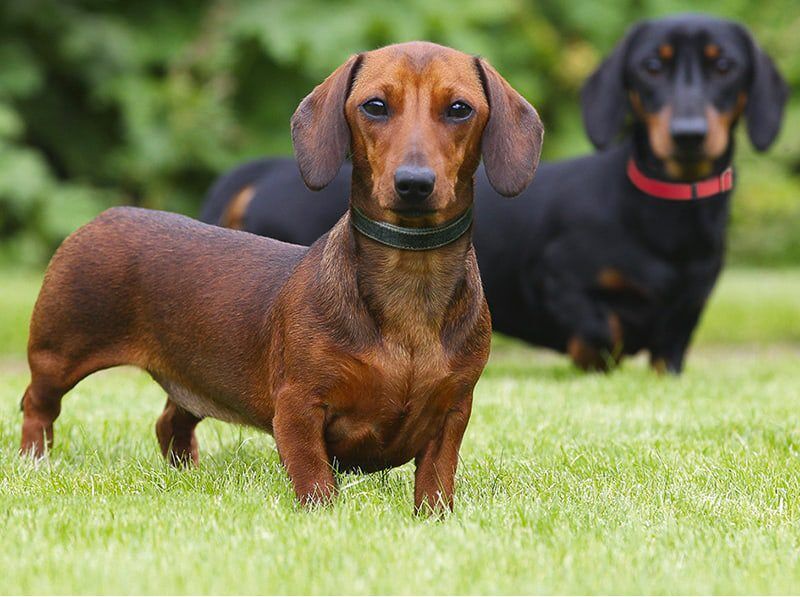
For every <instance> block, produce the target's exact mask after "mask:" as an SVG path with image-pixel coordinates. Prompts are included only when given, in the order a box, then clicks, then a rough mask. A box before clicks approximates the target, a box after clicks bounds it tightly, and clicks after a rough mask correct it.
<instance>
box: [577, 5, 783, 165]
mask: <svg viewBox="0 0 800 597" xmlns="http://www.w3.org/2000/svg"><path fill="white" fill-rule="evenodd" d="M788 93H789V92H788V87H787V85H786V83H785V82H784V80H783V79H782V77H781V76H780V74H779V73H778V71H777V70H776V68H775V65H774V64H773V62H772V60H771V59H770V58H769V56H767V55H766V54H765V53H764V52H763V51H762V50H761V49H760V48H759V47H758V46H757V45H756V43H755V42H754V41H753V38H752V37H751V35H750V34H749V32H748V31H747V30H746V29H745V28H744V27H743V26H742V25H739V24H738V23H734V22H730V21H724V20H721V19H716V18H712V17H707V16H703V15H679V16H674V17H669V18H666V19H660V20H654V21H645V22H642V23H639V24H637V25H635V26H634V27H633V28H632V29H631V30H630V31H629V32H628V33H627V35H626V36H625V38H624V39H623V40H622V41H621V42H620V43H619V44H618V45H617V47H616V48H615V49H614V51H613V52H612V54H611V56H610V57H609V58H608V59H606V60H605V62H603V64H602V65H601V66H600V67H599V68H598V69H597V71H596V72H595V73H594V74H593V75H592V76H591V77H590V78H589V80H588V81H587V82H586V84H585V85H584V88H583V91H582V94H581V101H582V105H583V117H584V122H585V125H586V129H587V131H588V134H589V138H590V139H591V140H592V142H593V143H594V145H595V146H597V147H598V148H603V147H605V146H607V145H608V144H609V143H611V141H612V140H613V139H614V137H615V136H616V135H617V133H618V132H619V131H620V130H621V129H622V127H623V125H624V123H625V118H626V116H627V115H628V114H629V113H631V114H632V115H633V118H634V121H635V122H636V127H637V128H638V129H639V130H640V131H641V132H642V136H643V138H645V139H646V140H647V143H648V145H649V150H650V151H651V153H652V154H653V156H655V157H656V158H657V159H658V160H661V162H662V163H663V164H664V170H665V172H666V173H667V174H668V175H669V176H672V177H673V178H676V179H685V180H692V179H696V178H700V177H703V176H707V175H708V173H709V172H710V171H711V169H712V168H713V165H714V162H715V161H716V160H719V159H720V158H724V157H727V155H728V152H729V150H730V147H731V131H732V129H733V127H734V125H735V124H736V122H737V120H738V118H739V116H740V115H741V114H742V113H744V116H745V118H746V120H747V129H748V133H749V135H750V140H751V142H752V143H753V145H754V146H755V147H756V149H758V150H761V151H763V150H765V149H766V148H767V147H769V145H770V144H771V143H772V142H773V140H774V139H775V137H776V135H777V134H778V130H779V128H780V123H781V117H782V113H783V107H784V104H785V103H786V100H787V97H788Z"/></svg>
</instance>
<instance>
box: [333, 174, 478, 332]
mask: <svg viewBox="0 0 800 597" xmlns="http://www.w3.org/2000/svg"><path fill="white" fill-rule="evenodd" d="M357 192H358V191H357V190H354V193H357ZM462 192H468V193H470V196H471V193H472V187H471V185H469V188H465V189H464V191H462ZM351 201H352V198H351ZM467 203H468V202H466V201H459V204H461V205H464V204H467ZM346 217H347V220H348V221H347V232H348V234H349V239H348V244H349V245H350V247H351V250H352V257H353V263H354V273H355V279H356V284H357V286H358V294H359V297H360V299H361V300H362V301H363V302H364V304H365V306H366V308H367V310H368V311H369V313H370V315H371V317H372V318H373V320H374V321H375V323H376V324H377V325H378V327H379V328H380V330H381V334H382V335H384V336H390V337H394V338H396V339H398V340H400V341H402V342H404V343H405V344H413V343H414V342H415V341H417V340H422V337H421V336H423V335H425V334H431V333H435V334H439V333H440V331H441V329H442V325H443V323H444V320H445V318H446V317H447V312H448V307H449V305H450V304H451V303H452V301H453V300H454V299H455V298H456V297H457V295H458V293H459V292H461V291H462V290H463V286H464V284H465V281H466V278H467V266H468V263H467V260H468V259H469V258H470V257H471V256H473V253H472V251H471V250H470V249H471V247H472V234H471V231H468V232H467V233H465V234H464V235H463V236H461V237H459V238H458V239H456V240H455V241H453V242H451V243H449V244H447V245H445V246H443V247H439V248H436V249H429V250H423V251H407V250H401V249H396V248H394V247H390V246H387V245H385V244H382V243H380V242H377V241H375V240H372V239H371V238H368V237H366V236H364V235H363V234H362V233H360V232H359V231H358V230H356V229H355V228H354V227H353V226H352V225H351V222H350V221H349V218H350V215H349V214H348V215H347V216H346ZM473 258H474V257H473Z"/></svg>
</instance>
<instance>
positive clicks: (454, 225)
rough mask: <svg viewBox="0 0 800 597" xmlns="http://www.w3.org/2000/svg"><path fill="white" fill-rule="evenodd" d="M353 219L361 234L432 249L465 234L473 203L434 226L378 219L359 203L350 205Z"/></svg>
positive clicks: (388, 242)
mask: <svg viewBox="0 0 800 597" xmlns="http://www.w3.org/2000/svg"><path fill="white" fill-rule="evenodd" d="M350 221H351V222H352V223H353V227H354V228H355V229H356V230H358V231H359V232H360V233H361V234H363V235H364V236H366V237H368V238H371V239H372V240H374V241H377V242H379V243H381V244H384V245H388V246H390V247H394V248H395V249H404V250H406V251H428V250H430V249H438V248H439V247H443V246H445V245H449V244H450V243H452V242H454V241H456V240H458V239H459V238H461V237H462V236H463V235H464V233H465V232H466V231H467V230H469V227H470V226H471V225H472V207H470V208H469V209H467V211H465V212H464V213H463V214H461V215H460V216H458V217H457V218H456V219H455V220H450V221H449V222H446V223H444V224H442V225H441V226H433V227H431V228H407V227H405V226H397V225H395V224H389V223H388V222H378V221H377V220H371V219H370V218H368V217H367V216H365V215H364V214H363V213H361V212H360V211H359V210H358V209H357V208H355V207H351V208H350Z"/></svg>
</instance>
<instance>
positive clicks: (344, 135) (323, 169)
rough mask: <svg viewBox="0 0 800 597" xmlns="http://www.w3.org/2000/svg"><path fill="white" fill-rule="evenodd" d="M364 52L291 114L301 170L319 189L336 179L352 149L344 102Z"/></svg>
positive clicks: (293, 138)
mask: <svg viewBox="0 0 800 597" xmlns="http://www.w3.org/2000/svg"><path fill="white" fill-rule="evenodd" d="M361 60H362V55H361V54H356V55H354V56H351V57H350V58H349V59H348V60H347V62H345V63H344V64H343V65H342V66H340V67H339V68H337V69H336V70H335V71H333V73H332V74H331V75H330V76H329V77H328V78H327V79H325V80H324V81H323V82H322V83H320V84H319V85H317V86H316V87H315V88H314V91H312V92H311V93H309V94H308V95H307V96H306V97H305V98H304V99H303V101H302V102H300V105H299V106H298V107H297V110H295V112H294V114H293V115H292V144H293V145H294V154H295V157H296V158H297V164H298V166H299V167H300V174H301V176H302V177H303V181H304V182H305V183H306V186H307V187H308V188H309V189H312V190H314V191H318V190H319V189H321V188H323V187H324V186H326V185H327V184H328V183H329V182H330V181H331V180H333V178H334V176H336V173H337V172H339V168H340V167H341V165H342V162H344V159H345V157H346V156H347V152H348V150H349V149H350V127H349V126H348V125H347V119H346V118H345V114H344V104H345V101H346V100H347V96H348V95H349V93H350V87H351V86H352V82H353V79H354V78H355V76H356V73H357V71H358V68H359V66H360V65H361Z"/></svg>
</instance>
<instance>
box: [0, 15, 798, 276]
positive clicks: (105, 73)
mask: <svg viewBox="0 0 800 597" xmlns="http://www.w3.org/2000/svg"><path fill="white" fill-rule="evenodd" d="M692 9H696V3H695V2H691V1H688V0H681V1H671V0H670V1H668V0H607V1H606V2H595V1H593V0H581V1H575V2H563V1H562V0H540V1H537V2H525V1H523V0H461V1H460V2H458V3H453V2H449V1H446V0H406V1H397V2H393V1H390V0H384V1H383V2H374V1H367V0H351V1H348V2H344V1H341V2H336V1H329V0H303V1H300V0H240V1H235V0H230V1H226V0H218V1H213V2H212V1H201V0H171V1H170V2H163V1H158V0H137V1H136V2H130V1H127V2H123V1H121V0H73V1H69V0H3V2H2V3H0V64H2V68H0V252H1V253H2V255H4V256H5V258H6V259H10V260H13V261H15V262H17V263H20V262H32V263H40V262H42V261H43V260H45V259H46V258H47V256H49V254H50V253H51V251H52V250H53V248H54V247H55V246H56V245H57V244H58V242H60V240H61V239H62V238H63V237H64V236H65V235H66V234H68V233H69V232H70V231H72V230H73V229H74V228H76V227H77V226H78V225H80V224H81V223H83V222H85V221H86V220H88V219H89V218H90V217H91V216H92V215H94V214H95V213H97V212H98V211H100V210H101V209H103V208H104V207H106V206H109V205H113V204H123V203H124V204H136V205H145V206H148V207H156V208H163V209H169V210H175V211H180V212H184V213H188V214H192V215H194V214H196V213H197V210H198V207H199V204H200V202H201V200H202V197H203V194H204V192H205V190H206V189H207V188H208V185H209V184H210V183H211V181H212V180H213V178H214V176H215V175H216V174H218V173H220V172H221V171H223V170H224V169H225V168H228V167H230V166H232V165H234V164H236V163H238V162H240V161H242V160H244V159H248V158H251V157H254V156H258V155H263V154H285V153H288V152H290V151H291V145H290V141H289V134H288V120H289V117H290V115H291V113H292V111H293V110H294V108H295V106H296V105H297V103H298V102H299V100H300V99H301V98H302V97H303V96H304V95H305V94H306V93H307V92H308V91H309V90H310V89H311V88H312V87H313V86H314V85H315V84H316V83H317V82H319V81H320V80H321V79H322V78H323V77H325V76H326V75H327V74H328V73H330V71H331V70H333V68H334V67H336V66H337V65H338V64H340V63H341V62H342V61H344V59H345V58H346V57H347V56H348V55H349V54H350V53H353V52H356V51H360V50H366V49H369V48H373V47H376V46H380V45H384V44H387V43H392V42H397V41H405V40H411V39H429V40H432V41H436V42H439V43H443V44H446V45H451V46H454V47H456V48H459V49H462V50H464V51H467V52H471V53H478V54H482V55H484V56H486V57H488V58H489V59H490V60H491V61H492V62H493V63H494V64H495V65H496V66H497V68H498V69H499V70H500V71H501V72H502V73H503V74H504V75H505V76H506V77H507V78H508V80H509V81H510V82H511V84H512V85H514V86H515V87H517V88H518V89H519V90H520V91H521V92H522V93H523V94H524V95H525V96H526V97H528V98H530V99H531V100H532V101H533V102H534V103H535V105H536V106H537V107H538V108H539V109H540V112H541V113H542V115H543V117H544V119H545V123H546V125H547V129H548V134H547V142H546V157H547V158H550V159H554V158H560V157H566V156H572V155H577V154H580V153H583V152H587V151H590V146H589V144H588V142H587V141H586V138H585V135H584V134H583V130H582V125H581V121H580V114H579V109H578V105H577V101H576V100H577V94H578V90H579V88H580V85H581V82H582V81H583V80H584V78H585V77H586V75H587V74H588V73H589V72H591V70H592V69H593V68H594V67H595V66H596V65H597V64H598V62H599V61H600V60H601V58H602V56H603V55H605V54H606V53H608V51H609V50H610V48H611V47H612V46H613V45H614V43H615V42H616V40H617V39H618V38H619V37H620V36H621V35H622V34H623V32H624V31H625V29H626V28H627V27H628V26H629V25H630V24H631V23H632V22H634V21H636V20H638V19H640V18H646V17H655V16H660V15H665V14H669V13H674V12H679V11H682V10H692ZM703 9H704V10H706V11H707V12H710V13H714V14H718V15H722V16H727V17H729V18H734V19H737V20H740V21H742V22H744V23H746V24H747V25H748V26H749V27H750V28H751V29H752V30H753V31H754V33H755V35H756V37H757V39H759V40H760V42H761V43H762V45H763V46H764V47H765V48H766V49H767V50H768V51H769V52H770V53H771V54H772V55H773V56H774V57H775V58H776V60H777V62H778V64H779V66H780V68H781V70H782V72H783V73H784V75H785V76H786V77H787V78H788V79H789V80H790V82H791V84H792V85H793V88H794V89H797V88H798V85H800V35H798V34H797V33H798V31H800V11H798V10H797V2H796V0H773V1H769V2H759V3H752V2H749V1H747V0H716V1H714V0H712V1H708V2H705V3H704V6H703ZM798 125H800V102H798V101H797V99H796V98H795V99H794V100H793V103H792V105H791V107H790V110H789V115H788V118H787V121H786V124H785V126H784V130H783V134H782V135H781V138H780V140H779V142H778V144H777V147H775V148H773V149H772V150H771V152H770V153H769V154H767V155H766V156H756V155H754V153H753V152H752V151H751V150H750V149H749V146H748V145H747V142H746V139H745V138H744V135H741V136H740V139H739V143H740V151H739V153H738V160H737V161H738V164H739V166H740V169H739V171H740V178H739V180H740V182H741V184H740V188H739V190H738V192H737V197H736V201H735V209H734V216H733V220H734V226H733V233H732V238H731V242H730V247H731V251H732V257H733V259H735V260H737V261H742V262H751V263H753V262H757V263H785V262H792V261H794V262H800V207H799V206H800V198H798V195H799V194H800V180H799V179H800V176H799V173H800V138H798V136H797V134H796V131H797V130H798Z"/></svg>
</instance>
